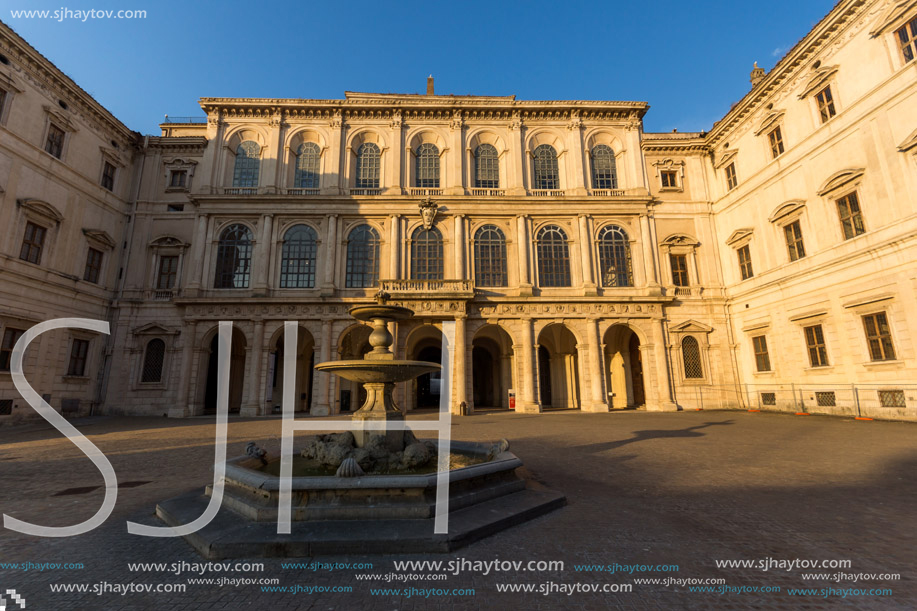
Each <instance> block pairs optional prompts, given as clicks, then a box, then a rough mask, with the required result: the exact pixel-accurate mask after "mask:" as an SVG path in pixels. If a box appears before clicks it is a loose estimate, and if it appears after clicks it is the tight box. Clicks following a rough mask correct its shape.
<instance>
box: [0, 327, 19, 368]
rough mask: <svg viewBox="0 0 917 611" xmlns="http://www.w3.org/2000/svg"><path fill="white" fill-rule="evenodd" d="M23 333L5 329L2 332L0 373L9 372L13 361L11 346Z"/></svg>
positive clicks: (8, 328) (17, 330)
mask: <svg viewBox="0 0 917 611" xmlns="http://www.w3.org/2000/svg"><path fill="white" fill-rule="evenodd" d="M23 333H25V331H22V330H21V329H13V328H11V327H7V328H6V329H4V330H3V343H2V344H0V371H9V370H10V363H11V361H12V359H13V346H15V345H16V342H18V341H19V338H20V337H22V334H23Z"/></svg>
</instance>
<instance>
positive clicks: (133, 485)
mask: <svg viewBox="0 0 917 611" xmlns="http://www.w3.org/2000/svg"><path fill="white" fill-rule="evenodd" d="M149 483H150V482H149V480H148V481H145V482H142V481H136V482H121V483H120V484H118V488H136V487H137V486H142V485H144V484H149Z"/></svg>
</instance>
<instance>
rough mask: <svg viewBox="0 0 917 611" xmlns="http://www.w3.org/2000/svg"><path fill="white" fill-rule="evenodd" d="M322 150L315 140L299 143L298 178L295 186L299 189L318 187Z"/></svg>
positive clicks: (297, 152)
mask: <svg viewBox="0 0 917 611" xmlns="http://www.w3.org/2000/svg"><path fill="white" fill-rule="evenodd" d="M320 157H321V150H319V148H318V145H317V144H315V143H314V142H305V143H303V144H300V145H299V150H297V151H296V178H295V179H294V181H293V186H294V187H296V188H298V189H318V167H319V165H318V164H319V158H320Z"/></svg>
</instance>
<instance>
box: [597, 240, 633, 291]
mask: <svg viewBox="0 0 917 611" xmlns="http://www.w3.org/2000/svg"><path fill="white" fill-rule="evenodd" d="M599 266H600V268H601V274H602V286H605V287H624V286H633V285H634V280H633V269H632V261H631V253H630V240H628V239H627V232H625V231H624V229H622V228H621V227H618V226H616V225H609V226H607V227H604V228H603V229H602V230H601V231H600V232H599Z"/></svg>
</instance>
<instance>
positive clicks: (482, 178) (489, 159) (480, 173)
mask: <svg viewBox="0 0 917 611" xmlns="http://www.w3.org/2000/svg"><path fill="white" fill-rule="evenodd" d="M491 150H492V151H493V153H490V151H491ZM485 151H487V155H486V156H485V155H484V152H485ZM472 157H473V158H474V188H475V189H499V188H500V152H499V151H498V150H497V147H495V146H494V145H493V144H490V143H489V142H482V143H481V144H479V145H478V146H477V147H475V149H474V151H473V152H472ZM482 160H483V161H485V162H486V163H485V166H486V167H482V166H481V161H482ZM494 175H496V179H494Z"/></svg>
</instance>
